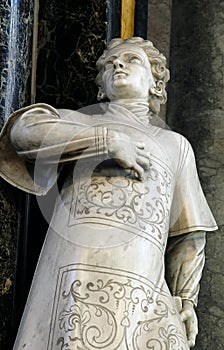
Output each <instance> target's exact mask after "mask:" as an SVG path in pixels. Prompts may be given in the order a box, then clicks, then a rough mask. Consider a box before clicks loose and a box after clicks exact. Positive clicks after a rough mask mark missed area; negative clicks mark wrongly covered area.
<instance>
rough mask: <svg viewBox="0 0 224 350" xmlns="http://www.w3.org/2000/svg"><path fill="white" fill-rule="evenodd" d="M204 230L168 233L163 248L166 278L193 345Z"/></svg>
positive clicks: (196, 328)
mask: <svg viewBox="0 0 224 350" xmlns="http://www.w3.org/2000/svg"><path fill="white" fill-rule="evenodd" d="M204 247H205V232H202V231H198V232H193V233H188V234H184V235H181V236H177V237H172V238H170V239H169V240H168V245H167V251H166V280H167V283H168V286H169V288H170V291H171V294H172V295H173V297H174V300H175V301H176V304H177V307H178V310H179V312H180V315H181V317H182V319H183V322H185V327H186V333H187V338H188V343H189V346H190V347H193V346H194V345H195V339H196V336H197V333H198V322H197V316H196V313H195V307H196V306H197V302H198V293H199V287H200V279H201V276H202V271H203V267H204V262H205V253H204Z"/></svg>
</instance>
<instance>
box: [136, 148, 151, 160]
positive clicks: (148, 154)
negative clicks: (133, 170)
mask: <svg viewBox="0 0 224 350" xmlns="http://www.w3.org/2000/svg"><path fill="white" fill-rule="evenodd" d="M136 153H137V155H139V156H142V157H145V158H147V159H150V153H149V152H146V151H144V150H142V149H139V148H137V150H136Z"/></svg>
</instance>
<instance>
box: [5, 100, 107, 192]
mask: <svg viewBox="0 0 224 350" xmlns="http://www.w3.org/2000/svg"><path fill="white" fill-rule="evenodd" d="M67 115H68V116H67V118H65V117H63V118H61V115H60V114H59V112H58V111H57V110H56V109H54V108H53V107H51V106H49V105H46V104H36V105H33V106H29V107H27V108H24V109H21V110H19V111H17V112H15V113H14V114H13V115H11V116H10V118H9V119H8V121H7V123H6V125H5V127H4V128H3V130H2V133H1V136H0V148H1V159H0V174H1V176H2V177H3V178H4V179H5V180H6V181H8V182H10V183H11V184H12V185H14V186H16V187H18V188H20V189H22V190H24V191H26V192H29V193H33V194H37V195H43V194H46V193H47V192H48V190H49V189H50V188H51V187H52V186H53V184H54V183H55V181H56V179H57V174H58V170H60V164H63V163H64V162H70V161H74V160H76V159H78V158H82V157H83V158H86V157H91V156H93V155H94V156H97V157H101V156H103V157H106V156H107V145H106V133H107V129H106V128H104V127H103V126H100V125H97V123H95V125H91V120H90V117H89V116H85V115H82V114H81V113H78V112H74V111H67ZM87 117H88V118H87ZM79 119H80V120H79ZM89 121H90V122H89ZM88 122H89V123H88Z"/></svg>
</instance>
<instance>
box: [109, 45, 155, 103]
mask: <svg viewBox="0 0 224 350" xmlns="http://www.w3.org/2000/svg"><path fill="white" fill-rule="evenodd" d="M103 84H104V90H105V93H106V95H107V97H108V98H109V100H110V101H113V100H116V99H121V98H143V99H147V100H148V91H149V88H151V87H154V86H155V81H154V78H153V75H152V72H151V66H150V63H149V61H148V58H147V55H146V53H145V52H144V50H143V49H141V48H140V47H138V46H136V45H134V44H121V45H118V46H116V47H114V48H112V49H111V50H109V51H108V52H107V55H106V57H105V61H104V73H103Z"/></svg>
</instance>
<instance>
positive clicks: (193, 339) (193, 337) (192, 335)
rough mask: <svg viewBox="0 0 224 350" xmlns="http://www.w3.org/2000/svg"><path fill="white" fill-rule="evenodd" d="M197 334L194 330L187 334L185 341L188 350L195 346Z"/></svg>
mask: <svg viewBox="0 0 224 350" xmlns="http://www.w3.org/2000/svg"><path fill="white" fill-rule="evenodd" d="M197 334H198V332H197V331H196V330H191V331H189V332H188V334H187V341H188V345H189V347H190V348H192V347H193V346H195V343H196V337H197Z"/></svg>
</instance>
